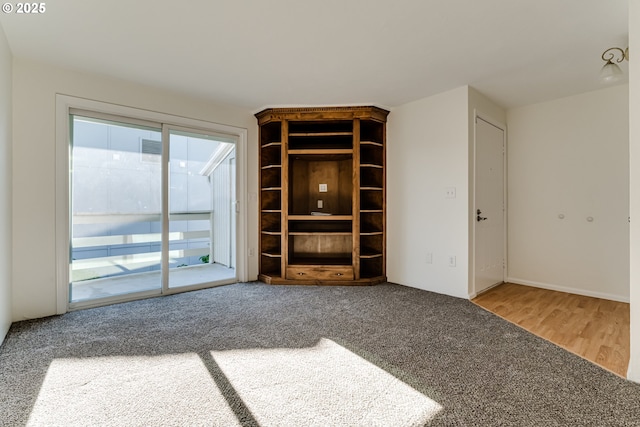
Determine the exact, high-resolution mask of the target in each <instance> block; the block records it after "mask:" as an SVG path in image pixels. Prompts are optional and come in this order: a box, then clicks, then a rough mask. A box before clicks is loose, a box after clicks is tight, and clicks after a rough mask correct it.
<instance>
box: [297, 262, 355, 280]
mask: <svg viewBox="0 0 640 427" xmlns="http://www.w3.org/2000/svg"><path fill="white" fill-rule="evenodd" d="M286 277H287V279H291V280H353V279H354V276H353V268H352V267H351V266H346V265H344V266H343V265H340V266H333V265H330V266H319V265H313V266H304V267H303V266H300V267H288V268H287V276H286Z"/></svg>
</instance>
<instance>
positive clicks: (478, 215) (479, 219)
mask: <svg viewBox="0 0 640 427" xmlns="http://www.w3.org/2000/svg"><path fill="white" fill-rule="evenodd" d="M476 214H477V216H476V221H478V222H480V221H486V220H487V217H483V216H480V215H482V211H481V210H480V209H478V210H476Z"/></svg>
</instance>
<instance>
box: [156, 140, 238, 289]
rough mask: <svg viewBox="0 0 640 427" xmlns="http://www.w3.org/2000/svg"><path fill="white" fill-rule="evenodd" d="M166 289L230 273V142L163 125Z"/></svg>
mask: <svg viewBox="0 0 640 427" xmlns="http://www.w3.org/2000/svg"><path fill="white" fill-rule="evenodd" d="M168 133H169V189H168V190H169V191H168V193H169V194H168V196H169V218H168V228H169V239H168V240H169V243H168V246H169V258H168V268H169V282H168V287H169V288H177V287H183V286H192V285H197V284H200V283H206V282H212V281H217V280H229V279H232V278H235V276H236V272H235V265H234V264H233V262H231V259H230V256H229V254H230V252H231V250H232V245H231V240H233V241H235V239H234V237H235V228H234V227H232V224H231V220H230V218H231V217H235V210H233V211H232V206H233V203H232V202H233V201H234V200H235V190H234V189H233V188H232V186H231V182H232V181H233V182H235V174H233V175H232V171H230V168H229V162H230V159H232V158H234V157H235V145H234V144H233V143H231V142H225V141H224V138H222V137H220V136H214V135H207V134H204V133H196V132H192V131H188V130H180V129H175V128H171V129H169V132H168Z"/></svg>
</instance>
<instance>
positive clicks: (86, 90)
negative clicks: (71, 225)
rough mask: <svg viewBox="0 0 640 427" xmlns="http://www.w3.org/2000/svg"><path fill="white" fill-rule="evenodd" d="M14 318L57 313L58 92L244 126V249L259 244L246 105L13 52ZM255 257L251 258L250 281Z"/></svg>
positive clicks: (252, 134)
mask: <svg viewBox="0 0 640 427" xmlns="http://www.w3.org/2000/svg"><path fill="white" fill-rule="evenodd" d="M13 72H14V78H13V105H14V108H13V136H14V139H13V140H14V142H13V144H14V145H13V150H14V152H13V155H14V174H13V180H14V181H13V188H14V191H13V217H14V222H13V224H14V228H13V233H14V234H13V236H14V239H13V255H14V259H13V274H14V276H13V277H14V284H13V319H14V320H16V321H17V320H23V319H30V318H36V317H42V316H48V315H52V314H55V313H56V283H55V280H56V266H55V259H56V257H55V238H56V236H55V191H54V190H55V135H56V132H55V125H56V123H55V117H56V112H55V105H56V104H55V95H56V93H60V94H65V95H70V96H75V97H80V98H88V99H93V100H97V101H102V102H109V103H114V104H120V105H124V106H127V107H135V108H140V109H147V110H152V111H156V112H161V113H166V114H173V115H177V116H183V117H188V118H193V119H198V120H205V121H210V122H215V123H221V124H225V125H231V126H236V127H240V128H245V129H248V159H247V180H248V193H249V199H250V202H249V205H248V213H249V214H248V217H247V224H248V226H247V228H248V229H247V235H248V238H247V240H248V244H247V247H248V248H254V252H255V248H256V247H257V227H256V226H254V225H255V224H257V221H258V220H257V202H256V197H255V196H256V192H257V181H258V178H257V169H258V166H257V165H258V160H257V126H256V121H255V118H254V117H253V115H252V114H251V112H250V111H247V110H244V109H239V108H234V107H228V106H222V105H216V104H213V103H211V102H209V101H205V100H199V99H195V98H189V97H185V96H184V95H180V94H176V93H172V92H168V91H163V90H160V89H157V88H150V87H144V86H141V85H136V84H131V83H127V82H123V81H120V80H114V79H110V78H103V77H100V76H95V75H89V74H83V73H78V72H71V71H67V70H63V69H60V68H55V67H52V66H49V65H45V64H41V63H36V62H31V61H28V60H24V59H20V58H15V59H14V62H13ZM256 277H257V258H256V257H251V258H249V279H255V278H256Z"/></svg>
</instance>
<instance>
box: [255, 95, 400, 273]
mask: <svg viewBox="0 0 640 427" xmlns="http://www.w3.org/2000/svg"><path fill="white" fill-rule="evenodd" d="M387 115H388V111H385V110H382V109H380V108H377V107H335V108H275V109H267V110H264V111H261V112H260V113H258V114H256V118H257V119H258V125H259V128H260V136H259V140H260V209H261V210H260V276H259V278H260V280H262V281H264V282H266V283H270V284H341V285H346V284H359V285H367V284H375V283H379V282H383V281H385V280H386V189H385V182H386V175H385V146H386V118H387Z"/></svg>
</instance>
